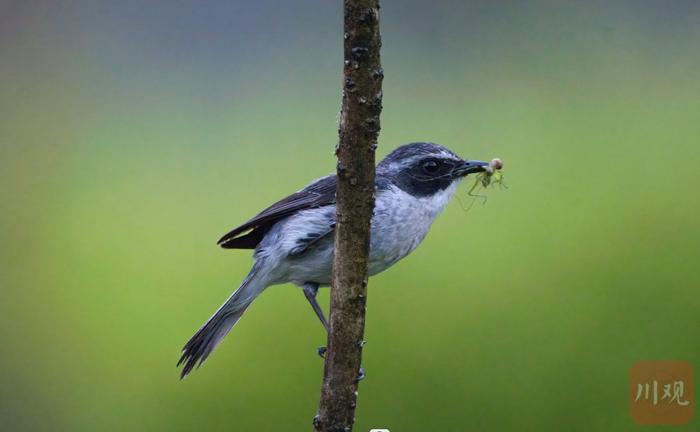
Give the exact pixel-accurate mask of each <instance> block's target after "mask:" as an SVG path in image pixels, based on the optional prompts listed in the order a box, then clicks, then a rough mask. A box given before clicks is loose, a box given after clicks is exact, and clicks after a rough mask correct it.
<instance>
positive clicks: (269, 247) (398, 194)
mask: <svg viewBox="0 0 700 432" xmlns="http://www.w3.org/2000/svg"><path fill="white" fill-rule="evenodd" d="M458 183H459V182H458V181H455V182H453V183H452V184H451V185H450V186H449V187H447V188H446V189H445V190H442V191H440V192H438V193H436V194H434V195H431V196H427V197H415V196H413V195H411V194H409V193H406V192H405V191H403V190H401V189H400V188H398V187H396V186H391V187H390V188H389V189H387V190H381V191H378V193H377V198H376V201H375V209H374V216H373V218H372V230H371V236H370V256H369V269H368V270H369V274H370V275H374V274H377V273H380V272H382V271H384V270H386V269H387V268H389V267H391V266H392V265H393V264H395V263H396V262H397V261H399V260H400V259H402V258H404V257H406V256H407V255H408V254H409V253H411V252H412V251H413V250H414V249H415V248H416V247H418V245H419V244H420V243H421V242H422V241H423V239H424V238H425V236H426V234H428V231H429V229H430V226H431V225H432V223H433V221H434V220H435V218H436V217H437V216H438V215H439V214H440V213H441V212H442V211H443V210H444V209H445V207H446V206H447V204H448V203H449V202H450V199H451V198H452V197H453V196H454V193H455V191H456V189H457V186H458ZM334 215H335V206H327V207H323V208H319V209H309V210H304V211H301V212H299V213H298V214H296V215H294V216H292V217H290V218H289V219H287V220H285V221H283V222H281V223H278V224H277V225H275V227H274V228H273V229H272V230H271V231H270V232H269V233H268V234H267V235H266V236H265V239H264V240H263V242H262V243H261V246H260V248H259V249H258V252H257V253H256V258H259V259H265V261H266V263H265V265H264V266H263V267H264V268H265V270H264V271H267V272H268V275H267V277H266V278H267V279H268V280H269V281H270V284H278V283H286V282H292V283H295V284H297V285H301V284H303V283H305V282H317V283H321V284H328V283H329V282H330V278H331V267H332V260H333V235H326V236H325V237H323V238H322V239H321V240H319V241H318V242H316V243H314V244H313V245H312V246H311V247H310V248H309V250H308V251H306V252H305V253H303V254H302V255H300V256H297V257H292V256H290V252H291V251H292V250H293V249H294V248H295V247H297V246H298V240H299V239H300V238H305V237H307V236H308V234H309V232H319V233H324V232H326V231H327V230H328V226H329V224H330V223H332V222H333V220H334Z"/></svg>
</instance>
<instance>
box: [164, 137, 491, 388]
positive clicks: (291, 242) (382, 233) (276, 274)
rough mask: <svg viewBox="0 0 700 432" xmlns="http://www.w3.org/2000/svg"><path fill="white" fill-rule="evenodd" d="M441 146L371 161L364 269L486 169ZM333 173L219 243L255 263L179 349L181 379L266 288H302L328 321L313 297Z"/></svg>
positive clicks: (399, 247) (385, 257)
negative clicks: (372, 196) (375, 162)
mask: <svg viewBox="0 0 700 432" xmlns="http://www.w3.org/2000/svg"><path fill="white" fill-rule="evenodd" d="M488 166H489V163H488V162H483V161H478V160H466V159H462V158H460V157H459V156H457V154H456V153H454V152H452V151H451V150H449V149H448V148H446V147H443V146H441V145H439V144H435V143H430V142H414V143H410V144H405V145H402V146H400V147H397V148H396V149H394V150H393V151H392V152H390V153H389V154H388V155H387V156H386V157H385V158H384V159H383V160H382V161H381V162H380V163H379V164H378V165H377V167H376V175H375V203H374V210H373V214H372V219H371V228H370V248H369V260H368V269H367V270H368V274H369V275H370V276H372V275H375V274H377V273H380V272H382V271H384V270H386V269H388V268H389V267H391V266H392V265H394V264H396V263H397V262H398V261H399V260H401V259H402V258H405V257H406V256H407V255H408V254H410V253H411V252H412V251H413V250H415V249H416V247H417V246H418V245H419V244H420V243H421V242H422V241H423V239H424V238H425V236H426V234H427V233H428V231H429V229H430V227H431V225H432V223H433V221H434V220H435V218H436V217H437V216H438V215H439V214H440V213H441V212H442V211H443V210H444V208H445V207H446V206H447V204H448V202H449V201H450V199H451V198H452V197H453V196H454V194H455V191H456V189H457V186H458V185H459V183H460V181H461V180H463V179H464V178H465V177H467V176H468V175H469V174H475V173H479V172H483V171H486V170H487V167H488ZM336 184H337V177H336V175H335V174H330V175H327V176H325V177H322V178H320V179H317V180H315V181H314V182H312V183H310V184H309V185H308V186H306V187H305V188H303V189H301V190H300V191H298V192H295V193H293V194H291V195H289V196H287V197H286V198H284V199H282V200H280V201H277V202H276V203H274V204H272V205H271V206H269V207H267V208H266V209H264V210H263V211H261V212H260V213H258V214H257V215H256V216H254V217H253V218H251V219H250V220H248V221H247V222H245V223H244V224H242V225H240V226H238V227H237V228H234V229H233V230H231V231H230V232H228V233H227V234H225V235H224V236H223V237H221V239H219V241H218V242H217V243H218V245H219V246H221V247H222V248H225V249H253V250H254V252H253V257H254V259H255V262H254V264H253V266H252V268H251V270H250V272H249V273H248V275H247V276H246V277H245V278H244V280H243V282H242V283H241V285H240V286H239V287H238V289H237V290H236V291H235V292H234V293H233V294H232V295H231V296H230V297H229V298H228V299H227V300H226V301H225V302H224V304H222V305H221V306H220V307H219V309H218V310H217V311H216V312H215V313H214V314H213V315H212V316H211V318H209V319H208V320H207V321H206V322H205V323H204V325H203V326H202V327H201V328H200V329H199V330H198V331H197V332H196V333H195V334H194V336H192V338H191V339H190V340H189V341H188V342H187V343H186V344H185V346H184V347H183V349H182V355H181V357H180V360H179V361H178V363H177V366H178V367H179V366H180V365H182V366H183V367H182V370H181V373H180V378H181V379H182V378H184V377H185V376H187V374H189V373H190V372H191V371H192V370H193V369H194V368H195V367H199V366H200V365H201V364H202V363H203V362H204V361H205V360H206V359H207V358H208V357H209V355H210V354H211V353H212V351H213V350H214V348H216V347H217V346H218V345H219V343H221V341H222V340H223V338H224V337H225V336H226V335H227V334H228V332H229V331H230V330H231V328H232V327H233V326H234V325H235V324H236V323H237V322H238V320H239V319H240V318H241V316H243V313H244V312H245V311H246V310H247V309H248V307H250V305H251V304H252V303H253V301H254V300H255V299H256V297H258V295H260V293H262V292H263V291H264V290H265V289H266V288H267V287H269V286H273V285H279V284H284V283H292V284H294V285H296V286H298V287H300V288H301V291H302V292H303V294H304V296H305V297H306V299H307V300H308V302H309V304H310V305H311V307H312V309H313V311H314V312H315V314H316V315H317V317H318V319H319V320H320V322H321V324H322V325H323V327H324V328H325V329H326V331H328V328H329V326H328V320H327V319H326V317H325V315H324V313H323V309H322V308H321V307H320V305H319V304H318V302H317V300H316V295H317V293H318V290H319V288H320V287H325V286H329V285H330V282H331V276H332V262H333V247H334V246H333V243H334V228H335V222H336V206H335V203H336V200H335V193H336Z"/></svg>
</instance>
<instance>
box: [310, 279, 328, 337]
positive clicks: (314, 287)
mask: <svg viewBox="0 0 700 432" xmlns="http://www.w3.org/2000/svg"><path fill="white" fill-rule="evenodd" d="M317 293H318V284H317V283H312V282H307V283H305V284H304V296H306V300H308V301H309V304H310V305H311V307H312V308H313V310H314V312H316V316H317V317H318V319H319V320H320V321H321V324H323V328H325V329H326V332H328V328H329V327H328V321H327V320H326V316H325V315H323V309H321V306H319V304H318V302H317V301H316V294H317Z"/></svg>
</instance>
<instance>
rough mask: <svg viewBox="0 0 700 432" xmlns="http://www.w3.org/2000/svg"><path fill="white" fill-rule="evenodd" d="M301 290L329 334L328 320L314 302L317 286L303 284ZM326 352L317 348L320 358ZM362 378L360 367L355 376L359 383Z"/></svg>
mask: <svg viewBox="0 0 700 432" xmlns="http://www.w3.org/2000/svg"><path fill="white" fill-rule="evenodd" d="M303 290H304V296H305V297H306V300H308V301H309V304H310V305H311V308H313V310H314V312H316V316H317V317H318V319H319V321H321V324H323V328H325V329H326V333H329V332H330V326H329V325H328V320H327V319H326V316H325V315H324V314H323V309H321V306H320V305H319V304H318V302H317V301H316V294H318V284H317V283H313V282H307V283H305V284H304V288H303ZM326 351H328V348H326V347H324V346H321V347H318V351H317V352H318V355H319V356H320V357H321V358H325V356H326ZM364 378H365V369H364V368H363V367H361V366H360V371H359V373H358V374H357V380H358V381H360V380H362V379H364Z"/></svg>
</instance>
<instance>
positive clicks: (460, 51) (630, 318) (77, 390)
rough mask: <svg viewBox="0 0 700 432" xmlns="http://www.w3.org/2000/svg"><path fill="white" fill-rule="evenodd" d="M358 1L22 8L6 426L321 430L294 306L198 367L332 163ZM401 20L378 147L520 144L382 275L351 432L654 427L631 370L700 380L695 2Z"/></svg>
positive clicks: (15, 17) (264, 304) (8, 256)
mask: <svg viewBox="0 0 700 432" xmlns="http://www.w3.org/2000/svg"><path fill="white" fill-rule="evenodd" d="M341 13H342V10H341V5H340V2H339V1H332V2H331V1H325V0H302V1H295V2H279V1H271V0H263V1H257V2H239V1H224V0H220V1H207V2H201V1H194V0H187V1H185V0H182V1H176V2H172V1H171V2H165V1H151V2H141V1H135V0H125V1H120V2H111V1H106V0H105V1H94V0H93V1H49V0H44V1H8V0H3V1H0V199H1V200H2V201H1V202H2V212H0V239H1V241H2V247H0V258H1V260H0V288H1V290H2V291H1V292H2V301H1V303H0V337H1V338H2V339H1V340H2V345H3V347H2V348H1V355H0V383H1V384H0V421H1V423H2V429H3V430H8V431H25V430H33V431H43V430H46V431H49V430H50V431H55V430H66V431H68V430H70V431H94V430H101V431H123V430H149V431H150V430H162V431H189V430H212V431H251V430H262V431H272V430H293V431H303V430H310V427H311V418H312V416H313V415H314V413H315V410H316V406H317V401H318V397H319V388H320V382H321V375H322V367H323V365H322V360H321V359H319V358H318V357H317V356H316V354H315V349H316V347H317V346H319V345H322V344H324V343H325V337H324V335H323V333H322V331H321V327H320V326H319V325H318V322H317V321H316V318H315V316H314V315H313V313H312V312H311V310H310V308H309V306H308V304H307V303H306V301H305V299H304V297H303V296H302V295H301V293H300V292H298V289H296V288H294V287H292V286H279V287H274V288H272V289H270V290H268V291H267V292H265V293H264V294H263V295H262V296H261V297H260V298H259V300H258V301H257V302H256V303H255V305H254V306H253V307H252V308H251V310H250V311H249V312H248V313H247V314H246V316H245V318H244V319H243V320H242V321H241V322H240V323H239V324H238V325H237V326H236V328H235V329H234V330H233V331H232V332H231V334H230V335H229V336H228V338H227V339H226V340H225V341H224V343H223V344H222V345H221V346H220V347H219V349H218V350H217V351H216V353H215V354H214V355H213V356H212V357H211V358H210V360H209V361H208V362H207V363H206V364H205V365H204V367H202V368H201V369H200V370H199V371H197V372H196V373H194V374H193V375H192V376H190V377H189V378H188V379H186V380H185V381H183V382H180V381H179V380H178V371H177V370H176V368H175V362H176V360H177V358H178V356H179V349H180V347H181V346H182V345H183V344H184V342H185V341H186V340H187V339H188V338H189V337H190V336H191V334H192V333H193V332H194V331H195V330H196V329H197V328H198V327H199V325H201V323H202V322H203V321H204V320H205V319H206V318H207V317H209V315H210V314H211V313H212V312H213V311H214V310H215V309H216V308H217V307H218V306H219V304H220V303H221V302H222V301H223V300H224V299H225V298H226V297H227V296H228V295H229V293H230V292H231V291H232V290H233V289H234V288H235V287H236V286H237V285H238V283H239V282H240V280H241V279H242V278H243V277H244V275H245V274H246V273H247V271H248V269H249V266H250V264H251V257H250V254H249V253H247V252H245V251H224V250H221V249H219V248H218V247H216V245H215V244H214V242H215V240H216V239H217V238H218V237H219V236H220V235H221V234H223V233H225V232H226V231H227V230H228V229H230V228H232V227H234V226H236V225H238V224H239V223H241V222H242V221H244V220H245V219H247V218H248V217H249V216H251V215H252V214H254V213H255V212H257V211H258V210H260V209H261V208H263V207H265V206H266V205H267V204H269V203H270V202H272V201H274V200H276V199H278V198H280V197H281V196H283V195H285V194H287V193H289V192H292V191H294V190H297V189H299V188H301V187H302V186H304V185H305V184H306V183H307V182H308V181H310V180H311V179H313V178H316V177H319V176H321V175H324V174H326V173H328V172H330V171H332V170H334V167H335V161H334V155H333V148H334V145H335V142H336V140H337V132H336V118H337V114H338V110H339V106H340V76H341V65H342V52H341ZM382 30H383V38H384V46H383V53H382V56H383V63H384V69H385V72H386V78H385V81H384V112H383V114H382V126H383V128H382V133H381V137H380V147H379V150H378V151H379V155H378V156H379V157H381V156H383V155H385V154H386V153H388V152H389V151H390V150H391V149H393V148H394V147H396V146H398V145H400V144H403V143H406V142H410V141H417V140H430V141H435V142H438V143H441V144H444V145H446V146H448V147H450V148H452V149H453V150H454V151H456V152H458V153H459V154H460V155H463V156H464V157H471V158H480V159H489V158H491V157H495V156H499V157H501V158H503V160H504V161H505V166H506V170H505V174H506V180H507V183H508V185H509V187H510V189H509V190H507V191H503V192H501V191H498V190H494V191H492V192H490V193H489V195H490V199H489V200H488V202H487V203H486V205H483V206H482V205H480V204H479V203H477V204H476V205H474V206H473V207H472V208H471V209H470V210H469V211H465V210H464V209H463V207H462V206H460V201H461V202H462V204H463V206H464V207H466V206H468V205H469V201H470V200H469V198H468V197H467V190H468V186H466V185H465V186H463V187H462V188H461V189H460V192H459V195H460V197H459V199H456V200H455V202H453V203H452V205H450V207H449V208H448V209H447V210H446V212H445V214H444V215H443V216H442V217H440V218H439V219H438V221H437V222H436V223H435V225H434V227H433V229H432V231H431V233H430V235H429V236H428V238H427V239H426V241H425V242H424V243H423V245H422V246H421V247H420V248H419V249H418V250H417V251H416V252H414V253H413V254H412V255H411V256H410V257H408V258H407V259H405V260H404V261H402V262H401V263H399V264H398V265H396V266H395V267H393V268H392V269H391V270H389V271H387V272H385V273H384V274H381V275H379V276H377V277H374V278H372V280H371V282H370V294H369V298H368V314H367V331H366V339H367V341H368V344H367V346H366V347H365V351H364V360H363V361H364V366H365V368H366V369H367V374H368V377H367V379H366V380H365V381H363V382H362V384H361V387H360V396H359V407H358V411H357V424H356V430H357V431H366V430H369V429H370V428H372V427H375V428H379V427H387V428H389V429H390V430H392V432H396V431H427V430H440V431H463V430H493V431H498V430H552V431H555V430H556V431H559V430H572V431H573V430H580V431H593V430H600V431H610V430H638V429H640V427H639V426H636V425H634V423H633V422H632V421H631V419H630V417H629V414H628V401H627V398H628V371H629V368H630V366H631V365H632V364H633V363H634V362H635V361H639V360H655V359H656V360H658V359H678V360H687V361H689V362H691V363H692V364H693V365H694V366H695V367H696V368H697V367H700V334H699V332H698V328H699V325H700V296H699V295H698V287H699V285H700V284H699V282H700V273H699V272H698V264H699V260H700V223H699V222H698V220H699V219H698V213H699V212H700V200H699V199H698V191H697V182H698V180H700V172H699V171H698V164H699V163H700V78H699V73H700V50H699V49H698V46H699V44H700V3H698V2H696V1H668V2H657V1H651V0H649V1H642V0H637V1H631V0H630V1H554V0H540V1H501V2H487V1H435V2H426V1H400V2H399V1H384V2H383V6H382ZM327 299H328V292H327V290H324V292H323V294H322V300H323V303H324V304H325V303H326V302H327ZM697 425H698V419H697V418H696V419H695V420H694V421H693V422H692V423H691V424H690V425H688V426H685V427H680V428H679V427H668V428H665V429H664V428H658V429H660V430H694V429H697ZM653 430H657V429H653Z"/></svg>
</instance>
